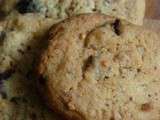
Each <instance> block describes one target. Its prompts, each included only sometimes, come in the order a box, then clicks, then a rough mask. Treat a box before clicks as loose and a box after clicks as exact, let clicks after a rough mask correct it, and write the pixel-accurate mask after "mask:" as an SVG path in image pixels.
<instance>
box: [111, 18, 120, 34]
mask: <svg viewBox="0 0 160 120" xmlns="http://www.w3.org/2000/svg"><path fill="white" fill-rule="evenodd" d="M120 25H121V23H120V20H119V19H116V20H115V22H114V23H113V24H112V27H113V30H114V32H115V33H116V34H117V35H118V36H119V35H120V34H121V31H120Z"/></svg>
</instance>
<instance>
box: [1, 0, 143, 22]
mask: <svg viewBox="0 0 160 120" xmlns="http://www.w3.org/2000/svg"><path fill="white" fill-rule="evenodd" d="M1 3H2V4H3V6H1V11H2V12H3V13H5V14H8V13H10V12H12V11H18V12H19V13H21V14H26V13H39V14H41V15H44V16H46V17H52V18H54V19H55V18H66V17H68V16H73V15H76V14H81V13H93V12H99V13H104V14H106V15H112V16H115V17H118V18H121V19H125V20H127V21H130V22H132V23H134V24H138V25H141V24H142V23H143V18H144V14H145V0H2V2H1Z"/></svg>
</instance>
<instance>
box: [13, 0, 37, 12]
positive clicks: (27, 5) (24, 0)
mask: <svg viewBox="0 0 160 120" xmlns="http://www.w3.org/2000/svg"><path fill="white" fill-rule="evenodd" d="M16 9H17V10H18V11H19V12H20V13H22V14H24V13H32V12H39V11H40V7H39V6H38V3H36V1H35V0H20V1H19V2H18V3H17V5H16Z"/></svg>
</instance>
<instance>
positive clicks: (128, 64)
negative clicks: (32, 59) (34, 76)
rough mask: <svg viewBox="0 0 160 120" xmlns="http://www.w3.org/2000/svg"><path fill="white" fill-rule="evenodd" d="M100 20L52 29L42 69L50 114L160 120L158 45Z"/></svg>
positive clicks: (151, 36)
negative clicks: (55, 112) (53, 112)
mask: <svg viewBox="0 0 160 120" xmlns="http://www.w3.org/2000/svg"><path fill="white" fill-rule="evenodd" d="M158 38H159V36H158V35H157V34H156V33H154V32H151V31H149V30H145V29H143V28H141V27H137V26H134V25H131V24H128V23H126V22H124V21H120V20H117V19H115V18H110V17H108V16H105V15H101V14H85V15H80V16H76V17H72V18H70V19H67V20H64V21H63V22H61V23H59V24H57V25H56V26H54V27H53V28H52V30H51V32H50V37H49V45H48V48H47V49H46V50H45V51H44V53H43V54H42V56H41V59H40V63H39V65H38V69H37V70H38V76H39V79H38V82H39V83H38V84H39V88H40V90H41V91H42V92H43V95H44V96H45V98H46V100H47V103H48V105H49V107H50V108H52V109H53V110H55V111H57V112H59V113H61V114H63V115H64V116H65V117H67V118H69V119H74V120H158V119H159V118H160V114H159V111H160V93H159V91H160V74H159V70H160V48H159V46H160V41H159V39H158Z"/></svg>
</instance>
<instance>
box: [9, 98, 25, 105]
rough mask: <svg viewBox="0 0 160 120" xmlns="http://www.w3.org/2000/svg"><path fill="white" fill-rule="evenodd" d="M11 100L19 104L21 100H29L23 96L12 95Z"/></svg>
mask: <svg viewBox="0 0 160 120" xmlns="http://www.w3.org/2000/svg"><path fill="white" fill-rule="evenodd" d="M10 102H13V103H15V104H19V103H20V102H22V103H27V100H26V99H25V98H23V97H17V96H16V97H12V98H11V99H10Z"/></svg>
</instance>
